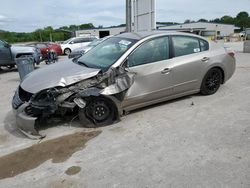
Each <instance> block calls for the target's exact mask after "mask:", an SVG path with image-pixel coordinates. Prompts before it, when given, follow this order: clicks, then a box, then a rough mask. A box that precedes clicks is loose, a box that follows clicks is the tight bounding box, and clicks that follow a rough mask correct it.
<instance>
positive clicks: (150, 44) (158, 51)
mask: <svg viewBox="0 0 250 188" xmlns="http://www.w3.org/2000/svg"><path fill="white" fill-rule="evenodd" d="M167 59H169V40H168V37H161V38H156V39H152V40H150V41H147V42H145V43H143V44H142V45H141V46H140V47H138V48H137V49H136V50H135V51H134V52H133V53H132V54H131V55H130V56H129V57H128V62H129V67H134V66H138V65H144V64H148V63H154V62H158V61H163V60H167Z"/></svg>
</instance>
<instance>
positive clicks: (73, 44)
mask: <svg viewBox="0 0 250 188" xmlns="http://www.w3.org/2000/svg"><path fill="white" fill-rule="evenodd" d="M82 42H83V38H76V39H73V40H72V41H71V42H70V49H71V50H74V49H77V48H80V47H82Z"/></svg>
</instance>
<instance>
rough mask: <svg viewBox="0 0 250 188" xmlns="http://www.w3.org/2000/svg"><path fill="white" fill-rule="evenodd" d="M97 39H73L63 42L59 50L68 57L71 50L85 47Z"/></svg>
mask: <svg viewBox="0 0 250 188" xmlns="http://www.w3.org/2000/svg"><path fill="white" fill-rule="evenodd" d="M96 39H97V38H96V37H94V36H92V37H73V38H70V39H68V40H66V41H64V42H63V43H62V44H61V48H62V51H63V53H64V54H66V55H69V54H70V53H71V52H72V51H73V50H75V49H77V48H80V47H84V46H87V45H88V44H89V43H91V42H92V41H93V40H96Z"/></svg>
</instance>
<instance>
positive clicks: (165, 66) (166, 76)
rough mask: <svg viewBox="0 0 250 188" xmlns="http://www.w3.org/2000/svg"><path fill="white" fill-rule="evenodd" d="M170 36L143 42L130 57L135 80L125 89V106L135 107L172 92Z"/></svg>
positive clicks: (130, 68)
mask: <svg viewBox="0 0 250 188" xmlns="http://www.w3.org/2000/svg"><path fill="white" fill-rule="evenodd" d="M169 57H170V53H169V37H168V36H164V37H158V38H155V39H151V40H149V41H146V42H144V43H143V44H142V45H141V46H139V47H138V48H137V49H136V50H135V51H134V52H133V53H132V54H131V55H130V56H129V57H128V64H129V71H130V72H134V73H135V81H134V83H133V85H132V86H131V87H130V88H129V90H128V91H127V93H126V96H125V99H124V101H123V104H122V107H123V108H124V109H133V108H137V107H140V106H145V105H147V104H152V103H153V102H154V101H156V100H159V99H161V98H163V97H166V96H169V95H171V94H172V93H173V79H172V73H171V64H172V63H171V61H172V60H171V59H169Z"/></svg>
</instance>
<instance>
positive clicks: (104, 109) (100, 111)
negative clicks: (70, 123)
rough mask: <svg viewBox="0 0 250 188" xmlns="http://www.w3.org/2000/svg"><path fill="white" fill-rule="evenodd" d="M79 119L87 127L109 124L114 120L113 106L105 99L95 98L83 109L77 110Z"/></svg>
mask: <svg viewBox="0 0 250 188" xmlns="http://www.w3.org/2000/svg"><path fill="white" fill-rule="evenodd" d="M79 119H80V121H81V122H82V124H83V126H84V127H88V128H96V127H100V126H105V125H109V124H111V123H113V122H114V120H115V107H114V105H113V104H112V103H111V102H110V101H108V100H107V99H104V98H96V99H93V100H91V101H90V102H89V104H88V105H87V106H86V108H85V109H80V110H79Z"/></svg>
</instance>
